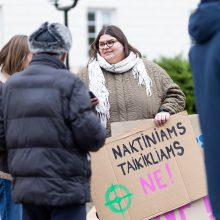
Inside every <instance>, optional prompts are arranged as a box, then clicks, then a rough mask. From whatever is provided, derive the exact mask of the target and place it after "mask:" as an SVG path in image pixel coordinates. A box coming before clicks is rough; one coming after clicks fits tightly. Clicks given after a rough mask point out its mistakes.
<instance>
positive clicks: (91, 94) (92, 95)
mask: <svg viewBox="0 0 220 220" xmlns="http://www.w3.org/2000/svg"><path fill="white" fill-rule="evenodd" d="M89 95H90V98H91V99H92V98H96V96H95V95H94V93H93V92H92V91H89Z"/></svg>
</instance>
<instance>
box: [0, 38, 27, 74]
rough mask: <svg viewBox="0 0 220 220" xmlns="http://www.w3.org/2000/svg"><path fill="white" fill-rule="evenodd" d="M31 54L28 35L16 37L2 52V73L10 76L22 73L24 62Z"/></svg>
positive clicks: (0, 54) (0, 63) (0, 58)
mask: <svg viewBox="0 0 220 220" xmlns="http://www.w3.org/2000/svg"><path fill="white" fill-rule="evenodd" d="M29 53H30V51H29V48H28V37H27V36H26V35H15V36H14V37H12V38H11V39H10V40H9V41H8V43H6V44H5V46H4V47H3V48H2V49H1V51H0V66H1V71H3V72H5V73H7V74H9V75H12V74H13V73H16V72H19V71H22V70H23V69H24V67H23V64H24V61H25V60H26V58H27V56H28V54H29Z"/></svg>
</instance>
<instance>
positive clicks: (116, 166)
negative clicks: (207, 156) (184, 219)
mask: <svg viewBox="0 0 220 220" xmlns="http://www.w3.org/2000/svg"><path fill="white" fill-rule="evenodd" d="M134 128H135V127H134ZM92 172H93V173H92V174H93V175H92V198H93V201H94V203H95V207H96V209H97V212H98V214H99V217H100V219H101V220H120V219H123V220H124V219H126V220H147V219H152V218H153V217H156V216H158V215H161V214H163V213H166V212H168V211H171V210H174V209H176V208H178V207H181V206H183V205H185V204H188V203H190V202H192V201H195V200H198V199H200V198H202V197H204V196H206V195H207V192H206V183H205V176H204V168H203V159H202V153H201V150H200V149H199V148H198V146H197V143H196V139H195V134H194V131H193V128H192V126H191V123H190V121H189V118H188V115H187V114H186V113H181V114H178V115H174V116H172V117H171V118H170V120H169V122H168V123H167V124H166V125H165V126H163V127H160V128H156V127H155V125H154V123H153V122H152V123H148V124H147V126H146V125H145V128H141V129H138V130H133V131H130V132H129V133H126V134H122V135H120V136H117V137H115V138H110V139H108V140H107V142H106V145H105V146H104V147H103V148H102V149H101V150H100V151H99V152H97V153H94V154H92Z"/></svg>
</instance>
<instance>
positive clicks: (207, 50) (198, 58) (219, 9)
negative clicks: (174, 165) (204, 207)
mask: <svg viewBox="0 0 220 220" xmlns="http://www.w3.org/2000/svg"><path fill="white" fill-rule="evenodd" d="M189 33H190V35H191V37H192V40H193V41H194V43H195V44H194V46H192V48H191V50H190V53H189V57H190V63H191V67H192V71H193V78H194V87H195V98H196V107H197V110H198V113H199V119H200V124H201V129H202V133H203V134H204V137H205V140H204V142H205V143H204V144H205V148H204V152H205V166H206V172H207V180H208V194H209V198H210V201H211V206H212V210H213V214H214V216H215V218H216V220H220V188H219V186H220V178H219V170H220V146H219V125H220V117H219V113H220V101H219V100H220V99H219V94H220V0H202V1H201V3H200V4H199V6H198V8H197V9H196V11H195V12H194V13H193V14H192V15H191V17H190V20H189Z"/></svg>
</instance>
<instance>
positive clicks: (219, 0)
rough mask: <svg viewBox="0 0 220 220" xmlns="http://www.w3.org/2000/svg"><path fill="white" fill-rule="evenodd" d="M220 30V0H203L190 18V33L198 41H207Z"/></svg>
mask: <svg viewBox="0 0 220 220" xmlns="http://www.w3.org/2000/svg"><path fill="white" fill-rule="evenodd" d="M218 31H220V0H202V1H201V3H200V5H199V6H198V8H197V10H196V11H195V12H194V13H193V14H192V15H191V16H190V19H189V34H190V35H191V37H192V38H193V40H194V41H195V42H196V43H205V42H206V41H208V40H209V39H210V38H212V37H213V35H215V33H216V32H218Z"/></svg>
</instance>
